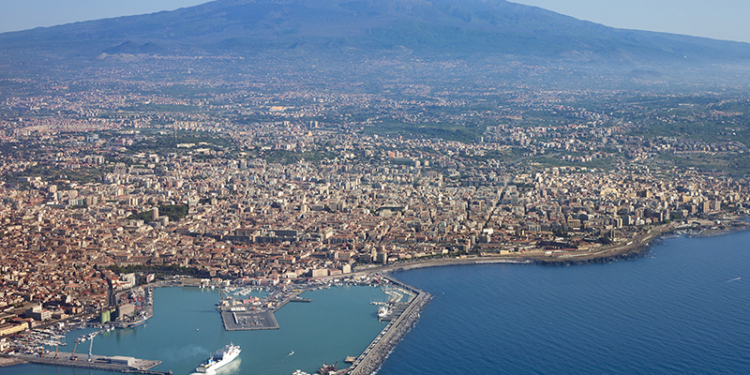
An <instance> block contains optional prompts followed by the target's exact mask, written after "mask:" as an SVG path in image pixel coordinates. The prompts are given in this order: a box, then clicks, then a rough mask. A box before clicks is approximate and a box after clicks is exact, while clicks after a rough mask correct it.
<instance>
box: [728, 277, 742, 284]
mask: <svg viewBox="0 0 750 375" xmlns="http://www.w3.org/2000/svg"><path fill="white" fill-rule="evenodd" d="M740 279H741V277H736V278H734V279H732V280H727V281H726V283H731V282H733V281H739V280H740Z"/></svg>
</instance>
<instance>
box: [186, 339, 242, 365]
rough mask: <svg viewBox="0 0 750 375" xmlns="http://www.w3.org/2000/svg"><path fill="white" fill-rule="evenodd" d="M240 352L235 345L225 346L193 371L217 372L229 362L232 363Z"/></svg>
mask: <svg viewBox="0 0 750 375" xmlns="http://www.w3.org/2000/svg"><path fill="white" fill-rule="evenodd" d="M241 351H242V350H241V349H240V347H239V346H237V345H231V344H230V345H227V346H225V347H223V348H221V349H219V350H217V351H216V353H214V354H213V355H212V356H211V357H210V358H208V359H207V360H205V361H203V363H201V364H200V365H198V367H196V368H195V371H198V372H209V371H215V370H218V369H220V368H222V367H224V366H226V365H228V364H229V362H232V361H233V360H234V359H235V358H237V356H239V355H240V352H241Z"/></svg>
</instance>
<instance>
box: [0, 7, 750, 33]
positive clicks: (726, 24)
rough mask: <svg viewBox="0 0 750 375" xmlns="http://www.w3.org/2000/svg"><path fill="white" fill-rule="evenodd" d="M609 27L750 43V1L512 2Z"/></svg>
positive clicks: (78, 17) (20, 21)
mask: <svg viewBox="0 0 750 375" xmlns="http://www.w3.org/2000/svg"><path fill="white" fill-rule="evenodd" d="M204 2H206V0H0V32H5V31H16V30H24V29H30V28H34V27H38V26H52V25H59V24H64V23H71V22H76V21H85V20H92V19H100V18H109V17H118V16H124V15H133V14H144V13H153V12H158V11H161V10H172V9H177V8H181V7H188V6H192V5H196V4H200V3H204ZM513 2H516V3H521V4H527V5H535V6H538V7H541V8H545V9H550V10H553V11H555V12H559V13H562V14H567V15H569V16H573V17H575V18H578V19H583V20H587V21H593V22H596V23H601V24H604V25H607V26H613V27H620V28H627V29H639V30H651V31H662V32H670V33H676V34H686V35H695V36H704V37H709V38H715V39H726V40H737V41H743V42H749V43H750V22H748V20H747V18H748V15H750V1H748V0H514V1H513Z"/></svg>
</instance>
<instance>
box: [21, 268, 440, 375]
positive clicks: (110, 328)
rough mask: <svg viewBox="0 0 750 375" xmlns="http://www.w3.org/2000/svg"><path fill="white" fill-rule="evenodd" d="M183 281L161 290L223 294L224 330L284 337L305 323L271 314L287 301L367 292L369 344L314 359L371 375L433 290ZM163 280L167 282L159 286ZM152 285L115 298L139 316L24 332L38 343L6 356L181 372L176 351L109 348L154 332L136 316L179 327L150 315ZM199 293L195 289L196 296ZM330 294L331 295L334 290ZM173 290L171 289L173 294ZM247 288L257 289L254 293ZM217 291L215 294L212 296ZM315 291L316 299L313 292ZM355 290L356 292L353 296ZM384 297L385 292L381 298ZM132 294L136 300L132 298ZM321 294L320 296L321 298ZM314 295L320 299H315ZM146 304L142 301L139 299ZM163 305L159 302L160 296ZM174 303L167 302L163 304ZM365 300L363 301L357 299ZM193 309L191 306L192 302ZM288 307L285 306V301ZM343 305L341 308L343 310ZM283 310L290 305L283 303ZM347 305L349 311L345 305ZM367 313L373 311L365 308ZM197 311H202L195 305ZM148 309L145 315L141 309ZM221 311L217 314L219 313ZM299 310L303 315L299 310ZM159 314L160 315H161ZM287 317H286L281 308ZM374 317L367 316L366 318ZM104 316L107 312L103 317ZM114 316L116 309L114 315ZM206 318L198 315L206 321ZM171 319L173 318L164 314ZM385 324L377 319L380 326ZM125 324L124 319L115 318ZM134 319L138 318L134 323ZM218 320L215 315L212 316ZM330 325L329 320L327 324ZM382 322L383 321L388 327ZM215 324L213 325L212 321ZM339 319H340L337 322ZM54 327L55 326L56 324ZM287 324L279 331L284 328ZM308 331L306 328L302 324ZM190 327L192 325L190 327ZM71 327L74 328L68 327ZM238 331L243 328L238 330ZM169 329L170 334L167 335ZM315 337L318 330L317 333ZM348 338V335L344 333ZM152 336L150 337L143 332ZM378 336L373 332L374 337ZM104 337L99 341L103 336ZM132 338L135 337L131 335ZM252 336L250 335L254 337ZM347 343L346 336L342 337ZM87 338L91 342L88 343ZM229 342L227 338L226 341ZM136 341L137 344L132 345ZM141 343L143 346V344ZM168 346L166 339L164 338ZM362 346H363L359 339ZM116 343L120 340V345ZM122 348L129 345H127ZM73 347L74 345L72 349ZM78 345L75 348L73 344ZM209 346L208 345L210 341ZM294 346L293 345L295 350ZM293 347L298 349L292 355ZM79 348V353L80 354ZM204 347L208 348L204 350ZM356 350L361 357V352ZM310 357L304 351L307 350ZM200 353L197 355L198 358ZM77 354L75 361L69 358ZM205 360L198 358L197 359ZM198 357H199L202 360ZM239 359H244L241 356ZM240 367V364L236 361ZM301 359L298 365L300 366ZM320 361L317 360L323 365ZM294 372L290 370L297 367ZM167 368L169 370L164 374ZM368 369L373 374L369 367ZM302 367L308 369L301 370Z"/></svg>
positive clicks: (302, 306) (369, 284)
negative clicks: (74, 333)
mask: <svg viewBox="0 0 750 375" xmlns="http://www.w3.org/2000/svg"><path fill="white" fill-rule="evenodd" d="M185 281H186V283H184V284H183V283H180V284H173V283H170V284H169V286H172V287H177V288H157V289H160V290H167V289H169V290H174V291H175V292H176V293H178V294H182V293H190V294H192V295H194V296H195V295H202V296H205V297H202V298H208V300H207V302H209V301H210V300H211V299H212V298H216V297H219V303H216V302H215V301H216V299H213V301H214V302H209V303H210V304H213V305H215V307H216V308H215V310H218V312H219V315H220V316H221V319H222V321H223V324H222V325H223V328H224V330H225V331H227V332H234V331H252V330H258V331H263V330H276V331H282V335H283V336H286V335H288V334H286V333H283V332H285V331H286V330H285V329H283V328H287V329H288V330H290V331H292V332H294V331H298V330H299V329H300V327H297V328H295V327H293V326H289V324H288V321H286V322H287V323H285V322H284V321H282V323H281V324H280V323H279V321H277V320H276V317H275V316H274V314H275V313H279V311H280V310H281V309H282V308H283V307H285V306H288V305H289V303H292V302H293V303H294V304H295V305H298V306H295V307H294V308H293V309H292V311H304V312H305V313H303V314H305V315H307V312H308V311H310V310H309V308H308V307H307V305H310V306H311V307H313V309H314V310H320V309H323V311H325V314H326V315H328V314H330V311H329V310H328V309H329V308H333V307H332V306H333V305H331V302H332V301H330V300H327V299H326V298H322V297H320V295H319V294H317V293H320V292H323V293H326V294H328V295H339V294H340V293H341V292H343V291H347V290H348V291H349V292H347V293H355V294H356V295H362V292H365V293H364V295H369V296H370V297H366V298H368V299H369V302H367V301H366V300H365V301H363V302H364V305H361V306H362V309H363V311H362V312H360V313H357V314H355V316H354V318H355V320H359V321H361V320H362V319H364V320H365V321H368V320H370V319H371V323H369V324H373V323H374V324H376V325H377V327H379V328H377V331H370V332H373V333H370V335H371V336H367V337H366V339H365V340H366V342H368V344H365V345H363V346H359V345H351V344H348V345H342V346H345V347H348V348H350V349H351V348H352V347H357V351H356V352H352V351H351V350H350V349H345V350H344V351H343V355H342V354H339V355H336V356H330V355H325V354H323V353H321V354H320V355H316V356H315V358H317V359H318V360H319V361H320V362H318V363H323V362H325V363H334V362H337V363H341V364H344V363H346V364H350V365H351V366H350V367H349V368H344V369H342V370H337V371H336V373H340V374H343V373H350V372H352V373H357V374H363V373H372V371H375V370H376V369H377V368H378V367H379V366H380V364H382V362H383V360H384V359H385V358H386V357H387V355H388V353H389V352H390V351H391V350H392V349H393V347H395V344H396V343H397V342H398V341H399V340H400V339H401V338H402V337H403V335H404V334H405V333H406V332H408V331H409V329H410V328H411V326H413V324H414V323H415V322H416V320H417V319H418V316H419V315H418V314H419V311H421V309H422V308H423V307H424V305H425V304H426V301H429V297H431V296H429V295H428V294H426V293H424V292H422V291H420V290H417V289H414V288H412V287H410V286H408V285H404V284H401V283H399V282H398V281H397V280H395V279H392V278H390V277H388V276H382V275H371V276H367V277H360V278H344V279H317V280H307V282H306V283H299V284H292V285H285V286H272V287H258V286H234V285H231V286H229V287H223V288H213V289H212V288H210V287H209V288H194V287H190V286H185V284H188V283H190V284H189V285H194V284H193V282H194V281H193V280H185ZM162 286H166V285H164V284H162ZM351 287H356V290H355V289H351ZM154 291H155V290H153V289H151V288H143V292H145V293H142V292H141V291H136V292H135V293H130V294H128V295H129V297H123V296H121V295H118V296H117V298H118V300H120V301H122V302H125V303H133V304H134V305H135V307H136V314H134V315H133V316H134V318H132V319H130V320H127V318H126V319H125V324H122V322H121V321H111V322H107V323H102V322H101V321H100V320H99V319H97V318H102V316H99V315H96V316H94V317H93V319H96V320H91V321H80V322H78V323H72V324H68V325H67V326H66V329H64V330H57V329H55V330H52V329H49V330H39V329H37V330H36V331H30V332H29V333H27V334H25V335H24V336H28V337H29V338H31V337H35V339H34V340H33V342H29V343H28V344H27V345H25V347H26V348H28V349H26V350H18V349H16V351H15V353H14V354H13V355H12V356H10V357H8V358H7V359H8V360H9V361H13V363H16V364H17V363H28V364H39V365H45V366H61V367H70V368H86V369H96V370H105V371H116V372H129V373H144V374H155V375H159V374H168V373H169V371H167V370H176V371H178V372H181V370H180V367H179V366H178V367H174V360H172V361H171V362H170V361H164V359H165V358H164V357H165V355H166V356H172V354H168V353H167V354H164V353H161V354H159V353H160V352H158V351H157V352H144V351H138V350H135V351H133V350H127V351H122V352H121V351H120V350H121V349H117V350H115V351H114V353H113V350H112V346H111V345H112V343H113V341H112V338H114V337H115V335H116V337H118V341H119V340H120V337H123V338H124V337H128V338H136V337H138V336H142V335H144V334H149V332H152V330H151V329H147V330H146V331H143V329H142V328H141V327H140V326H141V325H144V326H145V323H144V322H141V319H138V317H139V316H146V314H147V316H148V317H149V318H151V317H154V319H148V321H149V322H151V321H152V320H154V322H153V324H156V325H155V326H153V327H154V328H156V329H157V330H167V331H166V332H172V331H173V330H174V328H172V329H169V328H168V327H167V326H165V324H168V323H166V321H165V320H164V319H161V318H164V316H161V317H158V316H154V315H153V302H152V301H153V293H154ZM308 292H309V293H312V294H309V295H308V294H305V296H304V297H302V296H301V295H302V294H303V293H308ZM196 293H197V294H196ZM331 293H333V294H331ZM169 294H173V293H169ZM248 294H252V295H251V296H249V295H248ZM383 294H385V298H386V299H385V300H383V299H382V296H383ZM140 296H143V297H144V298H143V299H142V300H141V299H139V298H140ZM211 296H214V297H211ZM316 296H317V297H316ZM352 296H354V295H352ZM378 296H381V297H378ZM134 297H135V298H134ZM184 298H186V297H183V298H180V300H182V301H184ZM321 298H322V299H321ZM350 298H351V297H349V298H344V299H341V301H349V300H350ZM177 301H178V300H173V301H172V303H173V304H174V303H177V304H178V305H174V306H182V305H184V304H182V303H180V302H177ZM316 301H318V302H317V303H316ZM140 302H143V303H140ZM157 303H158V302H157ZM166 303H169V302H166ZM360 303H361V302H360ZM139 305H140V306H141V307H140V311H143V313H141V312H139V310H138V308H139ZM373 305H376V306H379V307H387V309H386V310H387V314H385V313H384V314H381V313H375V312H374V310H373ZM187 308H188V309H190V307H187ZM287 308H288V307H287ZM339 310H341V309H340V308H339ZM284 311H286V309H284ZM341 311H344V310H341ZM367 311H369V312H367ZM196 313H199V312H198V311H196ZM142 314H143V315H142ZM214 314H216V312H214ZM295 314H298V313H295ZM160 315H161V313H160ZM165 315H171V316H174V313H166V314H165ZM282 315H288V313H286V314H282ZM367 315H369V316H370V317H367ZM105 316H106V315H105ZM113 316H114V315H113ZM203 320H205V319H201V321H203ZM211 320H212V319H208V320H206V323H207V324H208V323H210V321H211ZM167 321H169V322H170V323H169V324H171V319H167ZM341 321H342V320H341V317H339V318H335V319H334V320H333V321H332V322H336V323H340V322H341ZM378 322H380V324H378ZM118 323H120V324H118ZM134 323H135V324H134ZM319 323H322V322H321V321H320V318H316V319H315V320H314V321H313V322H309V323H306V327H308V328H313V327H315V326H316V325H317V324H319ZM214 324H215V321H214ZM285 324H286V325H287V327H280V326H283V325H285ZM329 324H330V323H329ZM383 324H384V325H383ZM209 325H210V324H209ZM337 325H338V324H337ZM356 326H361V323H357V324H356ZM56 327H57V326H56ZM115 327H123V328H124V329H114V328H115ZM194 327H195V328H192V329H191V330H192V331H193V333H192V334H191V335H195V336H196V337H200V336H202V335H203V332H211V330H210V329H208V328H207V326H205V325H203V324H199V325H195V326H194ZM341 327H342V329H341V334H343V333H344V332H351V331H350V329H351V328H349V329H347V328H343V326H341ZM82 328H83V329H86V330H91V329H93V331H88V332H86V333H84V334H80V333H79V334H78V336H77V338H75V337H76V336H73V337H70V336H68V337H67V344H66V343H65V337H64V336H61V334H62V335H64V334H65V331H70V330H77V329H82ZM280 328H282V329H280ZM305 329H307V328H305ZM188 332H189V331H188ZM71 333H72V332H71ZM238 333H239V332H238ZM186 334H187V332H184V331H183V333H180V334H179V335H186ZM170 335H172V334H170ZM317 335H318V336H319V335H320V333H318V334H317ZM345 336H346V335H345ZM21 337H22V336H17V337H15V338H14V342H15V343H20V342H21V340H22V339H21ZM144 337H147V336H144ZM233 337H234V338H233V339H232V340H231V341H234V342H236V343H237V342H240V343H243V344H242V346H243V347H248V350H247V353H248V354H250V353H254V352H257V350H258V349H257V348H255V350H253V349H252V345H251V344H248V343H247V341H243V340H242V339H240V338H238V336H233ZM253 337H255V338H256V339H257V336H247V338H248V339H250V338H253ZM373 337H374V338H373ZM93 339H95V340H97V342H100V344H96V345H93V343H92V342H86V341H89V340H93ZM99 340H102V341H99ZM129 340H130V339H129ZM180 340H185V341H187V342H186V343H188V342H191V341H192V342H196V343H197V342H200V343H201V344H202V341H200V340H195V339H192V340H191V339H180ZM357 340H359V341H358V342H360V343H362V342H363V341H362V338H359V339H357ZM251 341H252V340H251ZM336 341H341V338H339V339H337V340H336ZM344 341H346V340H344ZM84 342H86V343H85V344H84ZM138 342H141V339H140V338H139V340H138ZM283 342H285V343H286V344H283V343H282V344H281V345H289V344H290V343H293V342H294V341H293V340H291V341H290V340H288V339H285V340H284V341H283ZM224 344H226V342H224ZM41 345H44V346H45V347H46V349H40V348H41ZM66 345H67V351H65V352H63V351H58V350H59V349H62V347H65V346H66ZM131 345H132V344H131ZM138 345H140V344H138ZM162 345H164V344H162ZM360 345H362V344H360ZM92 346H99V347H100V350H102V348H103V349H106V350H105V354H109V355H96V354H93V353H91V352H92ZM118 347H119V346H118ZM123 348H124V347H123ZM127 348H134V347H131V346H128V347H127ZM71 349H72V350H73V351H72V352H71ZM76 349H78V350H76ZM205 349H209V348H208V347H206V348H205ZM291 349H294V350H291ZM295 350H296V351H297V353H296V354H295ZM93 351H97V349H96V348H93ZM87 352H88V353H91V354H90V359H91V360H90V361H89V354H88V353H87ZM304 352H305V350H304V348H300V347H294V348H288V349H287V350H286V352H285V353H286V357H288V358H295V359H302V357H299V356H300V355H301V354H302V353H304ZM76 353H77V354H76ZM116 353H118V354H119V353H127V354H126V355H128V356H132V357H122V356H119V355H114V354H116ZM202 353H203V352H202ZM357 353H359V355H358V354H357ZM204 355H205V354H201V355H200V356H201V357H202V356H204ZM302 355H307V354H302ZM148 357H156V359H157V360H139V359H136V358H148ZM196 357H198V356H196ZM72 358H76V359H72ZM315 358H309V357H308V359H306V360H305V362H304V363H307V365H303V364H301V365H302V366H303V367H301V368H305V369H307V370H308V371H309V367H308V366H309V365H310V364H311V363H315V362H316V360H315ZM197 359H200V358H197ZM197 359H196V363H197V362H198V361H197ZM257 360H258V359H257V358H255V359H249V358H246V359H245V363H246V364H254V362H255V361H257ZM162 361H164V365H163V366H161V371H156V370H154V369H153V368H154V367H155V366H158V365H159V364H161V363H162ZM238 362H239V361H238ZM281 362H284V360H281ZM237 366H239V365H237ZM296 366H298V365H295V367H296ZM318 366H320V365H318ZM325 366H328V367H329V368H335V367H337V366H336V365H335V364H334V365H325ZM292 370H293V369H292ZM165 371H166V372H165ZM368 371H369V372H368ZM291 372H292V371H291V370H289V371H288V372H287V370H283V371H278V373H291ZM301 373H304V372H301Z"/></svg>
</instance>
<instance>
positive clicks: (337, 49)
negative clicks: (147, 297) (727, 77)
mask: <svg viewBox="0 0 750 375" xmlns="http://www.w3.org/2000/svg"><path fill="white" fill-rule="evenodd" d="M0 48H1V49H2V50H3V51H5V52H6V53H5V60H6V61H10V63H9V64H10V65H13V66H19V64H25V63H24V62H25V61H30V60H36V61H40V60H44V59H51V60H57V61H67V60H70V61H77V62H87V61H93V60H94V58H95V57H99V58H100V59H101V58H102V57H106V56H107V55H122V54H129V55H137V54H151V55H154V54H156V55H187V56H196V55H200V56H204V55H207V56H212V55H213V56H216V55H231V56H244V57H257V56H260V55H266V56H270V55H274V56H278V54H283V55H290V56H297V57H299V56H320V55H328V56H340V55H345V56H350V57H355V58H356V57H357V56H367V57H369V58H372V57H377V56H380V55H381V54H390V55H388V56H393V54H396V55H398V56H402V57H404V56H408V57H409V58H411V59H413V58H437V59H468V60H469V61H471V60H472V59H477V58H482V57H485V56H495V57H503V58H509V59H513V60H518V61H533V62H534V63H535V64H552V65H554V64H560V63H568V64H580V63H585V64H592V63H593V64H595V65H596V64H609V65H611V64H615V65H626V66H632V67H633V68H641V67H644V66H664V65H665V64H686V63H689V64H715V63H739V64H742V63H744V62H747V61H750V44H745V43H738V42H727V41H717V40H711V39H705V38H696V37H687V36H680V35H672V34H663V33H654V32H644V31H634V30H621V29H613V28H609V27H605V26H602V25H598V24H594V23H591V22H585V21H580V20H577V19H574V18H572V17H568V16H564V15H560V14H557V13H554V12H551V11H547V10H544V9H540V8H536V7H530V6H525V5H519V4H514V3H510V2H507V1H503V0H257V1H253V0H218V1H214V2H211V3H206V4H202V5H198V6H194V7H190V8H183V9H178V10H175V11H168V12H159V13H154V14H147V15H141V16H129V17H121V18H113V19H105V20H98V21H89V22H80V23H74V24H68V25H62V26H55V27H50V28H37V29H33V30H27V31H21V32H12V33H4V34H0ZM102 53H105V55H102Z"/></svg>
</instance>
